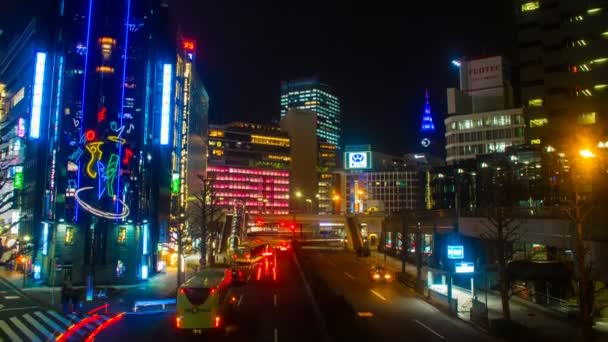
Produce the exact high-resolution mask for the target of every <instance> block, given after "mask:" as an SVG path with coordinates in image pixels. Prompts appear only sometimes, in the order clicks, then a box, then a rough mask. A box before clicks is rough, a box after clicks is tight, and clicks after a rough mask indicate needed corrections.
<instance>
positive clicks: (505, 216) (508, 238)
mask: <svg viewBox="0 0 608 342" xmlns="http://www.w3.org/2000/svg"><path fill="white" fill-rule="evenodd" d="M481 222H482V224H483V225H484V227H485V232H484V233H482V234H481V238H482V239H484V240H486V241H487V242H488V243H489V244H490V245H493V247H495V251H496V262H497V265H498V278H499V282H500V299H501V302H502V316H503V318H504V319H507V320H510V319H511V310H510V308H509V297H510V290H511V281H510V279H509V273H508V272H507V260H508V259H509V257H510V253H509V251H510V249H511V246H512V245H513V243H514V242H515V241H517V240H518V239H519V238H520V237H521V231H520V226H521V223H520V221H519V220H518V219H516V218H514V216H513V210H512V209H511V208H505V207H496V208H491V209H488V210H487V214H486V215H485V220H482V221H481Z"/></svg>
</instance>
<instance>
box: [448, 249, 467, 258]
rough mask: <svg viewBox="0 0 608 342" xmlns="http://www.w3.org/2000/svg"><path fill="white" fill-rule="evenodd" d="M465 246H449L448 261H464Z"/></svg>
mask: <svg viewBox="0 0 608 342" xmlns="http://www.w3.org/2000/svg"><path fill="white" fill-rule="evenodd" d="M463 258H464V246H448V259H463Z"/></svg>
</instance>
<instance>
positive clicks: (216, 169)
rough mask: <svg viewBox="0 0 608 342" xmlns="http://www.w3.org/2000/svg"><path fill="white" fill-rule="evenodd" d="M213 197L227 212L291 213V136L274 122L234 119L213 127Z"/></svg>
mask: <svg viewBox="0 0 608 342" xmlns="http://www.w3.org/2000/svg"><path fill="white" fill-rule="evenodd" d="M208 156H209V157H208V158H209V159H208V162H209V166H208V168H207V178H208V179H210V180H211V187H212V189H213V193H212V196H214V198H215V199H216V204H217V206H218V207H219V208H221V209H222V210H224V211H225V212H227V213H233V212H234V209H235V208H237V206H238V207H239V208H244V211H245V212H246V213H247V214H275V215H284V214H287V213H288V212H289V185H290V167H291V154H290V139H289V137H288V136H287V134H286V133H285V132H283V131H281V130H280V129H279V127H277V126H273V125H262V124H256V123H247V122H231V123H228V124H224V125H210V126H209V152H208Z"/></svg>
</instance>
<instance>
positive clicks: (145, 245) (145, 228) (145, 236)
mask: <svg viewBox="0 0 608 342" xmlns="http://www.w3.org/2000/svg"><path fill="white" fill-rule="evenodd" d="M142 228H143V233H142V235H143V236H142V240H143V246H142V252H141V254H143V255H148V231H149V228H150V226H149V225H148V224H144V225H143V227H142Z"/></svg>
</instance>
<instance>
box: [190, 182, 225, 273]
mask: <svg viewBox="0 0 608 342" xmlns="http://www.w3.org/2000/svg"><path fill="white" fill-rule="evenodd" d="M199 178H200V180H201V182H202V184H201V189H200V192H199V193H198V194H196V195H195V201H194V205H193V206H192V207H191V212H190V225H191V227H192V233H193V238H194V239H198V241H199V244H198V247H199V252H200V255H201V259H200V263H201V266H205V261H206V257H207V256H209V260H210V263H211V264H213V263H214V262H215V255H214V254H215V253H214V250H213V248H211V249H209V246H208V242H209V241H212V240H213V238H214V237H215V236H217V234H218V233H219V229H220V228H221V227H220V226H221V225H220V220H221V216H222V215H221V209H220V208H219V206H218V205H217V196H215V188H214V187H213V179H209V178H204V177H199Z"/></svg>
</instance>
